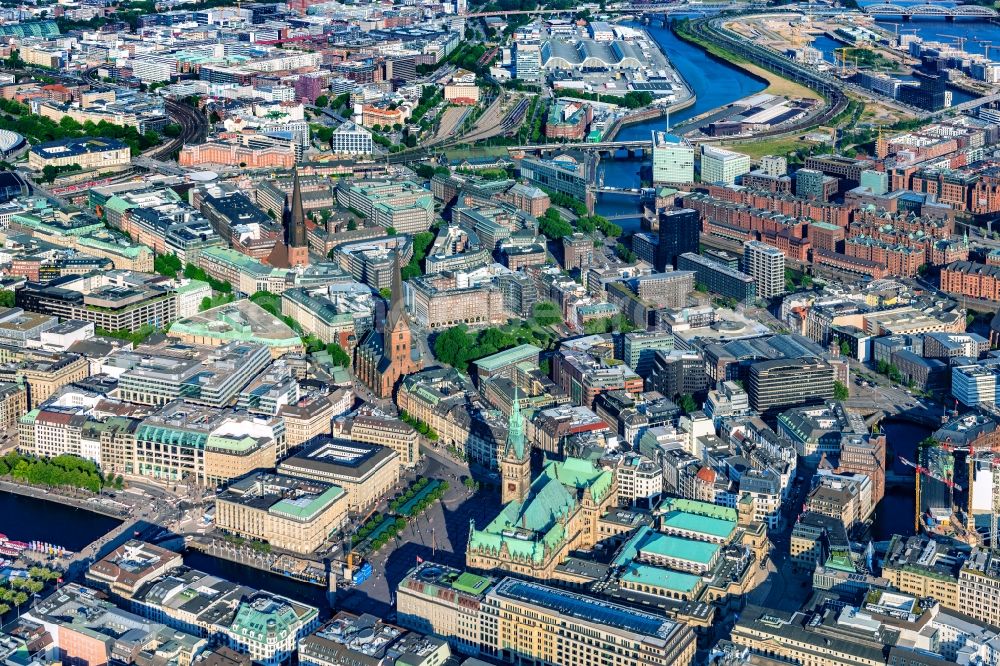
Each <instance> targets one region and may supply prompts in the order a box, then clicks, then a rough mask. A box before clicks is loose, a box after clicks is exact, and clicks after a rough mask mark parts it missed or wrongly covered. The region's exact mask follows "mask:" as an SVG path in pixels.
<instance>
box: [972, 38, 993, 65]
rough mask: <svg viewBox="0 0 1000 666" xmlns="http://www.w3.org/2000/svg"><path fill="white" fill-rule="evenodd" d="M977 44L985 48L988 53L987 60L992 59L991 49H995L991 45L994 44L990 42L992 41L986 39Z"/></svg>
mask: <svg viewBox="0 0 1000 666" xmlns="http://www.w3.org/2000/svg"><path fill="white" fill-rule="evenodd" d="M976 43H977V44H979V45H980V46H982V47H983V49H984V50H985V51H986V59H987V60H989V59H990V49H991V48H993V47H992V46H990V45H991V44H992V43H993V42H992V41H990V40H988V39H984V40H982V41H979V42H976Z"/></svg>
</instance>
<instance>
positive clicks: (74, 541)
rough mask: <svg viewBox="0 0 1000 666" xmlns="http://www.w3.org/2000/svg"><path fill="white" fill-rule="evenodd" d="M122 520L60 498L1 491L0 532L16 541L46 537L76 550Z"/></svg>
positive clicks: (39, 539) (46, 539)
mask: <svg viewBox="0 0 1000 666" xmlns="http://www.w3.org/2000/svg"><path fill="white" fill-rule="evenodd" d="M121 522H122V521H120V520H117V519H115V518H109V517H108V516H104V515H101V514H99V513H92V512H90V511H85V510H83V509H77V508H75V507H72V506H67V505H65V504H59V503H57V502H49V501H47V500H43V499H36V498H34V497H25V496H23V495H16V494H14V493H8V492H0V532H2V533H3V534H6V535H7V538H9V539H13V540H14V541H45V542H48V543H51V544H55V545H58V546H62V547H63V548H67V549H69V550H74V551H76V550H80V549H81V548H83V547H84V546H86V545H87V544H89V543H90V542H91V541H93V540H94V539H96V538H97V537H99V536H101V535H103V534H106V533H107V532H110V531H111V530H113V529H114V528H116V527H117V526H118V525H120V524H121Z"/></svg>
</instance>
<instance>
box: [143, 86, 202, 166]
mask: <svg viewBox="0 0 1000 666" xmlns="http://www.w3.org/2000/svg"><path fill="white" fill-rule="evenodd" d="M165 106H166V109H167V114H168V115H169V116H170V119H171V120H173V121H174V122H176V123H177V124H179V125H180V126H181V133H180V134H179V135H178V136H176V137H174V138H173V139H171V140H170V141H168V142H166V143H164V144H162V145H160V146H157V147H155V148H151V149H150V150H148V151H146V152H145V153H144V154H143V155H144V157H149V158H150V159H154V160H164V159H169V158H170V156H171V155H172V154H173V153H174V151H176V150H179V149H180V148H181V147H182V146H184V145H185V144H189V143H200V142H202V141H204V140H205V137H206V136H207V135H208V119H207V118H206V117H205V114H204V113H202V112H201V110H200V109H195V108H194V107H191V106H188V105H187V104H183V103H181V102H176V101H174V100H167V101H166V104H165Z"/></svg>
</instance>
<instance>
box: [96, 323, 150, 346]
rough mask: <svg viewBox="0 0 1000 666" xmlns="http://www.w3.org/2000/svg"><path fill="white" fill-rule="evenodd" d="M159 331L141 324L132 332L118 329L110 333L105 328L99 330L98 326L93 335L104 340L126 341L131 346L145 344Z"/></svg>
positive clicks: (148, 325)
mask: <svg viewBox="0 0 1000 666" xmlns="http://www.w3.org/2000/svg"><path fill="white" fill-rule="evenodd" d="M158 330H159V329H158V328H156V327H155V326H153V325H152V324H143V325H142V326H140V327H139V328H137V329H135V330H134V331H132V330H130V329H127V328H119V329H116V330H113V331H110V330H108V329H106V328H101V327H100V326H98V327H96V328H94V333H95V334H97V335H100V336H102V337H105V338H115V339H116V340H127V341H129V342H131V343H132V344H133V345H141V344H142V343H143V342H145V341H146V340H147V339H148V338H149V336H151V335H152V334H153V333H156V332H157V331H158Z"/></svg>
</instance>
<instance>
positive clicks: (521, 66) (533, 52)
mask: <svg viewBox="0 0 1000 666" xmlns="http://www.w3.org/2000/svg"><path fill="white" fill-rule="evenodd" d="M514 78H515V79H520V80H521V81H540V80H541V78H542V48H541V46H540V45H539V44H538V43H537V42H517V44H516V45H515V47H514Z"/></svg>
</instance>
